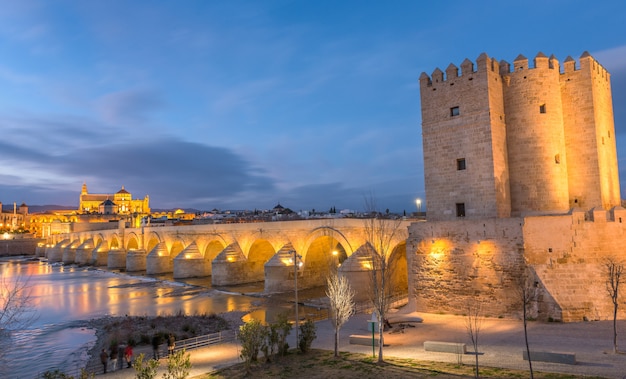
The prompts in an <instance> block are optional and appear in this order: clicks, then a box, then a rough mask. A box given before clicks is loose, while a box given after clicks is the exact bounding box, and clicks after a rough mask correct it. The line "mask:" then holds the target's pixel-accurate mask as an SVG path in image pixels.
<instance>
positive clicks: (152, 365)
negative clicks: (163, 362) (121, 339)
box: [133, 353, 159, 379]
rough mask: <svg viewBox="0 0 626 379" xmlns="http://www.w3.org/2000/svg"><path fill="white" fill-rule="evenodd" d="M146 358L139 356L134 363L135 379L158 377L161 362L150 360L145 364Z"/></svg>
mask: <svg viewBox="0 0 626 379" xmlns="http://www.w3.org/2000/svg"><path fill="white" fill-rule="evenodd" d="M144 358H145V356H144V355H143V353H142V354H139V356H138V357H137V358H136V359H135V361H134V362H133V368H134V369H135V378H137V379H154V378H156V375H157V369H158V368H159V361H157V360H155V359H149V360H148V361H146V362H144Z"/></svg>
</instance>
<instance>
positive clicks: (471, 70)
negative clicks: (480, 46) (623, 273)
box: [407, 52, 626, 321]
mask: <svg viewBox="0 0 626 379" xmlns="http://www.w3.org/2000/svg"><path fill="white" fill-rule="evenodd" d="M419 82H420V92H421V106H422V138H423V146H424V148H423V154H424V174H425V189H426V208H427V220H428V221H427V222H418V223H414V224H412V225H411V227H410V228H409V238H408V240H407V252H409V253H408V254H407V260H408V264H409V273H410V274H409V278H410V279H409V280H410V283H409V291H410V301H411V303H412V305H413V306H414V307H415V309H416V310H418V311H420V310H421V311H433V310H436V311H444V312H451V313H463V310H464V309H466V307H467V305H468V303H470V302H476V301H480V302H481V303H482V304H483V305H484V308H486V309H485V310H486V311H487V313H488V314H490V315H491V316H494V317H495V316H499V315H505V314H511V313H516V312H521V307H520V304H519V303H520V298H519V295H518V294H519V288H520V286H525V285H528V283H530V285H528V286H529V291H530V293H531V294H532V305H533V309H532V314H533V317H537V318H539V319H547V320H550V319H552V320H563V321H579V320H583V319H599V318H608V317H609V315H611V314H612V313H611V312H612V303H611V301H610V298H609V296H608V295H607V293H606V287H605V284H606V275H605V263H606V259H607V258H610V257H613V258H616V259H620V257H623V256H624V252H623V247H624V246H626V232H625V228H624V225H625V224H624V223H626V210H625V209H624V208H622V207H621V197H620V186H619V177H618V165H617V153H616V143H615V127H614V121H613V106H612V97H611V83H610V75H609V73H608V72H607V71H606V70H605V69H604V68H603V67H602V66H601V65H600V64H599V63H598V62H597V61H596V60H595V59H594V58H593V57H592V56H591V55H590V54H589V53H587V52H585V53H583V54H582V56H581V57H580V59H579V62H578V64H577V62H576V61H575V60H574V59H572V58H571V57H567V58H566V59H565V60H564V61H563V64H561V63H560V62H559V61H558V60H557V59H556V58H555V57H554V56H551V57H547V56H545V55H544V54H542V53H539V54H537V56H536V57H535V58H534V60H533V64H532V67H531V66H530V65H529V61H528V59H527V58H526V57H524V56H522V55H520V56H518V57H517V58H516V59H515V60H514V61H513V63H512V64H509V63H508V62H506V61H500V62H498V61H497V60H496V59H493V58H490V57H489V56H487V55H486V54H484V53H483V54H481V55H480V56H479V57H478V58H477V60H476V62H475V63H474V62H472V61H470V60H468V59H466V60H465V61H463V62H462V63H461V69H460V72H459V69H458V67H456V66H455V65H453V64H450V65H449V66H448V67H447V68H446V70H445V73H444V72H443V71H441V70H440V69H436V70H434V72H433V73H432V74H431V75H427V74H426V73H422V75H421V76H420V78H419ZM410 252H413V253H410ZM528 279H530V280H528ZM525 283H526V284H525ZM623 316H624V315H622V317H623Z"/></svg>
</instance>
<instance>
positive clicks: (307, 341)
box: [298, 319, 317, 353]
mask: <svg viewBox="0 0 626 379" xmlns="http://www.w3.org/2000/svg"><path fill="white" fill-rule="evenodd" d="M316 329H317V327H316V326H315V323H314V322H313V321H312V320H310V319H308V320H306V321H305V322H304V323H303V324H302V325H300V336H299V338H298V339H299V341H298V347H299V348H300V351H301V352H303V353H306V352H307V351H309V350H310V349H311V345H312V344H313V341H314V340H315V337H317V336H316V334H315V330H316Z"/></svg>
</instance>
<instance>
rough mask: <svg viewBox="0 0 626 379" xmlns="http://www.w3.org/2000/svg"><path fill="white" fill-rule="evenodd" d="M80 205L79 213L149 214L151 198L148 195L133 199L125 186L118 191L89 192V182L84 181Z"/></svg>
mask: <svg viewBox="0 0 626 379" xmlns="http://www.w3.org/2000/svg"><path fill="white" fill-rule="evenodd" d="M79 201H80V202H79V206H78V213H79V214H89V213H100V214H133V213H141V214H149V213H150V198H149V197H148V195H146V197H144V198H143V199H133V198H132V195H131V193H130V192H128V191H127V190H126V189H125V188H124V186H122V189H121V190H119V191H117V192H116V193H113V194H109V193H104V194H102V193H89V192H88V191H87V184H86V183H83V188H82V190H81V191H80V200H79Z"/></svg>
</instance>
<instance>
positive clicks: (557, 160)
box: [554, 154, 561, 164]
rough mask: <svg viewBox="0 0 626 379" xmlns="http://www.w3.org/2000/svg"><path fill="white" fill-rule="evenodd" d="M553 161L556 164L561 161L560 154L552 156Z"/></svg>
mask: <svg viewBox="0 0 626 379" xmlns="http://www.w3.org/2000/svg"><path fill="white" fill-rule="evenodd" d="M554 163H556V164H559V163H561V154H557V155H555V156H554Z"/></svg>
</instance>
